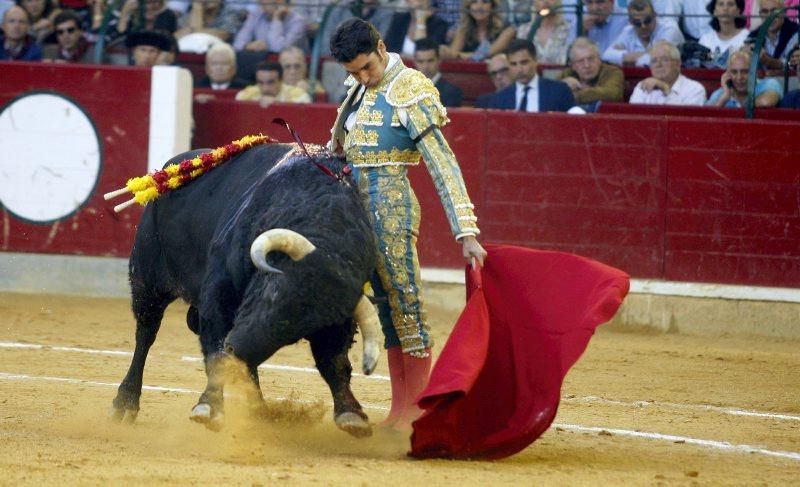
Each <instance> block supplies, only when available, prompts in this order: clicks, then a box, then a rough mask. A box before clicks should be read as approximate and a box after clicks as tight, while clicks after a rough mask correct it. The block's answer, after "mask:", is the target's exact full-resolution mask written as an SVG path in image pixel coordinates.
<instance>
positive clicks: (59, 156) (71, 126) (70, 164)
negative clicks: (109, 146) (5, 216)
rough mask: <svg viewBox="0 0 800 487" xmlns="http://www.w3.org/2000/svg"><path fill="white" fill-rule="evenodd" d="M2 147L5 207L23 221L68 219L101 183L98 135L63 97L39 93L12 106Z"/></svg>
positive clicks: (4, 120)
mask: <svg viewBox="0 0 800 487" xmlns="http://www.w3.org/2000/svg"><path fill="white" fill-rule="evenodd" d="M0 147H2V150H3V157H0V204H2V205H3V206H4V207H5V209H6V210H7V211H9V212H10V213H12V214H14V215H15V216H18V217H20V218H22V219H25V220H29V221H32V222H38V223H42V222H50V221H54V220H58V219H61V218H64V217H66V216H68V215H70V214H72V213H74V212H75V211H76V210H77V209H78V208H80V207H81V206H82V205H83V204H84V203H85V202H86V201H87V200H88V199H89V197H90V196H91V194H92V192H93V191H94V188H95V186H96V184H97V180H98V176H99V174H100V164H101V151H100V141H99V138H98V135H97V131H96V130H95V128H94V125H93V124H92V122H91V120H89V117H88V116H87V115H86V113H84V112H83V110H82V109H81V108H80V107H79V106H78V105H76V104H75V103H73V102H72V101H70V100H68V99H66V98H64V97H63V96H59V95H55V94H50V93H34V94H30V95H25V96H22V97H20V98H17V99H16V100H14V101H12V102H11V103H10V104H9V105H7V106H6V107H5V108H4V109H3V111H2V113H0Z"/></svg>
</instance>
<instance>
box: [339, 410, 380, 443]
mask: <svg viewBox="0 0 800 487" xmlns="http://www.w3.org/2000/svg"><path fill="white" fill-rule="evenodd" d="M335 421H336V426H338V427H339V429H340V430H342V431H346V432H347V433H350V434H351V435H353V436H355V437H356V438H366V437H367V436H372V427H371V426H370V425H369V423H368V422H367V420H366V419H364V418H362V417H361V416H359V415H358V414H356V413H353V412H349V411H348V412H346V413H342V414H340V415H339V416H336V419H335Z"/></svg>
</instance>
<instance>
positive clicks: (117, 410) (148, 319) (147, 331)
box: [109, 290, 172, 423]
mask: <svg viewBox="0 0 800 487" xmlns="http://www.w3.org/2000/svg"><path fill="white" fill-rule="evenodd" d="M170 302H172V298H170V297H166V296H158V297H154V296H150V297H148V298H144V297H143V293H137V292H136V290H134V293H133V315H134V316H135V317H136V348H135V350H134V351H133V359H132V360H131V366H130V368H129V369H128V373H127V374H126V375H125V378H124V379H123V380H122V383H120V385H119V389H118V390H117V396H116V397H115V398H114V401H113V408H112V409H111V411H110V412H109V417H110V418H111V419H112V420H114V421H124V422H126V423H133V422H134V421H135V420H136V416H137V415H138V414H139V397H140V396H141V395H142V376H143V375H144V363H145V361H146V360H147V353H148V352H149V351H150V347H151V346H152V345H153V342H154V341H155V339H156V334H157V333H158V329H159V328H160V327H161V318H163V316H164V310H165V309H166V308H167V305H169V303H170Z"/></svg>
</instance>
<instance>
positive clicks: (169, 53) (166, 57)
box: [156, 32, 178, 66]
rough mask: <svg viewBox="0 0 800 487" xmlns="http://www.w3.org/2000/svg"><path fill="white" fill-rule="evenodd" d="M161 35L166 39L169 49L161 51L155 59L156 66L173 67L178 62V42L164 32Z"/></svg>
mask: <svg viewBox="0 0 800 487" xmlns="http://www.w3.org/2000/svg"><path fill="white" fill-rule="evenodd" d="M163 34H164V35H165V36H166V37H167V40H168V42H169V48H168V49H164V50H162V51H161V52H160V53H159V54H158V58H156V65H158V66H175V65H176V64H175V63H176V61H177V60H178V41H177V40H176V39H175V36H174V35H172V34H169V33H166V32H163Z"/></svg>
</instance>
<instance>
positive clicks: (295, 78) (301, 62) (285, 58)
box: [278, 46, 325, 95]
mask: <svg viewBox="0 0 800 487" xmlns="http://www.w3.org/2000/svg"><path fill="white" fill-rule="evenodd" d="M278 62H279V63H281V67H282V68H283V83H284V84H287V85H290V86H297V87H298V88H301V89H302V90H303V91H305V92H306V93H310V92H311V81H310V80H309V79H308V62H307V61H306V55H305V53H304V52H303V50H302V49H300V48H299V47H297V46H289V47H287V48H285V49H284V50H283V51H281V53H280V55H279V56H278ZM314 94H315V95H324V94H325V89H324V88H323V87H322V83H316V84H315V89H314Z"/></svg>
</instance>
